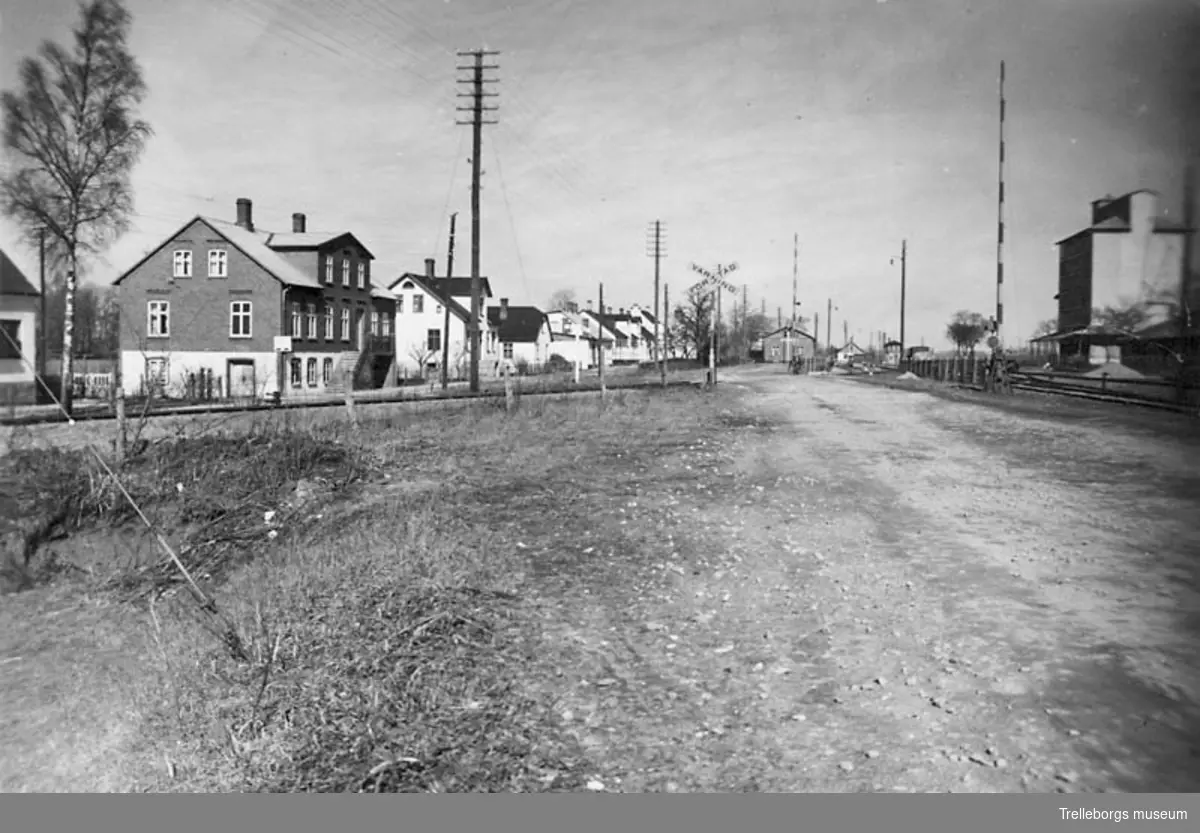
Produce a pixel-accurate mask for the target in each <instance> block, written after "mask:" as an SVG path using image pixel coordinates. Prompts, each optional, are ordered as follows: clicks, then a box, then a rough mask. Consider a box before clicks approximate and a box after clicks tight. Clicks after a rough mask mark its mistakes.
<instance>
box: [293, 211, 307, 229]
mask: <svg viewBox="0 0 1200 833" xmlns="http://www.w3.org/2000/svg"><path fill="white" fill-rule="evenodd" d="M306 229H307V224H306V222H305V218H304V215H303V214H300V213H296V214H293V215H292V234H304V232H305V231H306Z"/></svg>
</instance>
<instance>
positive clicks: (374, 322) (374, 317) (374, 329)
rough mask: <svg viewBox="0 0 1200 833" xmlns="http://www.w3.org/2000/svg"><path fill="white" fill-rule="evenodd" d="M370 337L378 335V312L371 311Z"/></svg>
mask: <svg viewBox="0 0 1200 833" xmlns="http://www.w3.org/2000/svg"><path fill="white" fill-rule="evenodd" d="M371 335H373V336H377V335H379V310H371Z"/></svg>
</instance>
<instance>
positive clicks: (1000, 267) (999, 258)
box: [900, 61, 1004, 341]
mask: <svg viewBox="0 0 1200 833" xmlns="http://www.w3.org/2000/svg"><path fill="white" fill-rule="evenodd" d="M997 183H998V186H999V187H998V188H997V193H996V197H997V200H996V332H995V336H996V338H997V339H999V338H1000V326H1001V325H1002V324H1003V323H1004V303H1003V301H1002V300H1001V294H1000V293H1001V289H1002V288H1003V286H1004V61H1001V62H1000V164H999V170H998V177H997ZM900 340H901V341H904V336H903V335H901V336H900Z"/></svg>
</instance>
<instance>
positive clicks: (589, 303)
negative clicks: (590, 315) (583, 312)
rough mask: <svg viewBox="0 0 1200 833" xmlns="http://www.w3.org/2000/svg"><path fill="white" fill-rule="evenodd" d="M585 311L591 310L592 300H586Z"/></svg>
mask: <svg viewBox="0 0 1200 833" xmlns="http://www.w3.org/2000/svg"><path fill="white" fill-rule="evenodd" d="M587 311H588V312H591V311H592V302H591V301H588V302H587Z"/></svg>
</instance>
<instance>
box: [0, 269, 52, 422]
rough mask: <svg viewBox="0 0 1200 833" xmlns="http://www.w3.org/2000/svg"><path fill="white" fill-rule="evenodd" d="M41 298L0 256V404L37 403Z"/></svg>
mask: <svg viewBox="0 0 1200 833" xmlns="http://www.w3.org/2000/svg"><path fill="white" fill-rule="evenodd" d="M41 302H42V301H41V295H40V293H39V292H38V291H37V290H36V289H34V287H33V284H31V283H30V282H29V281H28V280H27V279H26V278H25V275H24V274H22V272H21V270H20V269H18V268H17V266H16V264H14V263H13V262H12V261H11V260H9V258H8V255H6V254H5V253H4V252H0V403H2V404H6V405H8V404H13V405H16V404H29V403H33V402H35V401H36V400H37V378H36V375H35V368H36V367H38V343H37V341H38V340H37V319H38V311H39V309H40V308H41Z"/></svg>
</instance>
